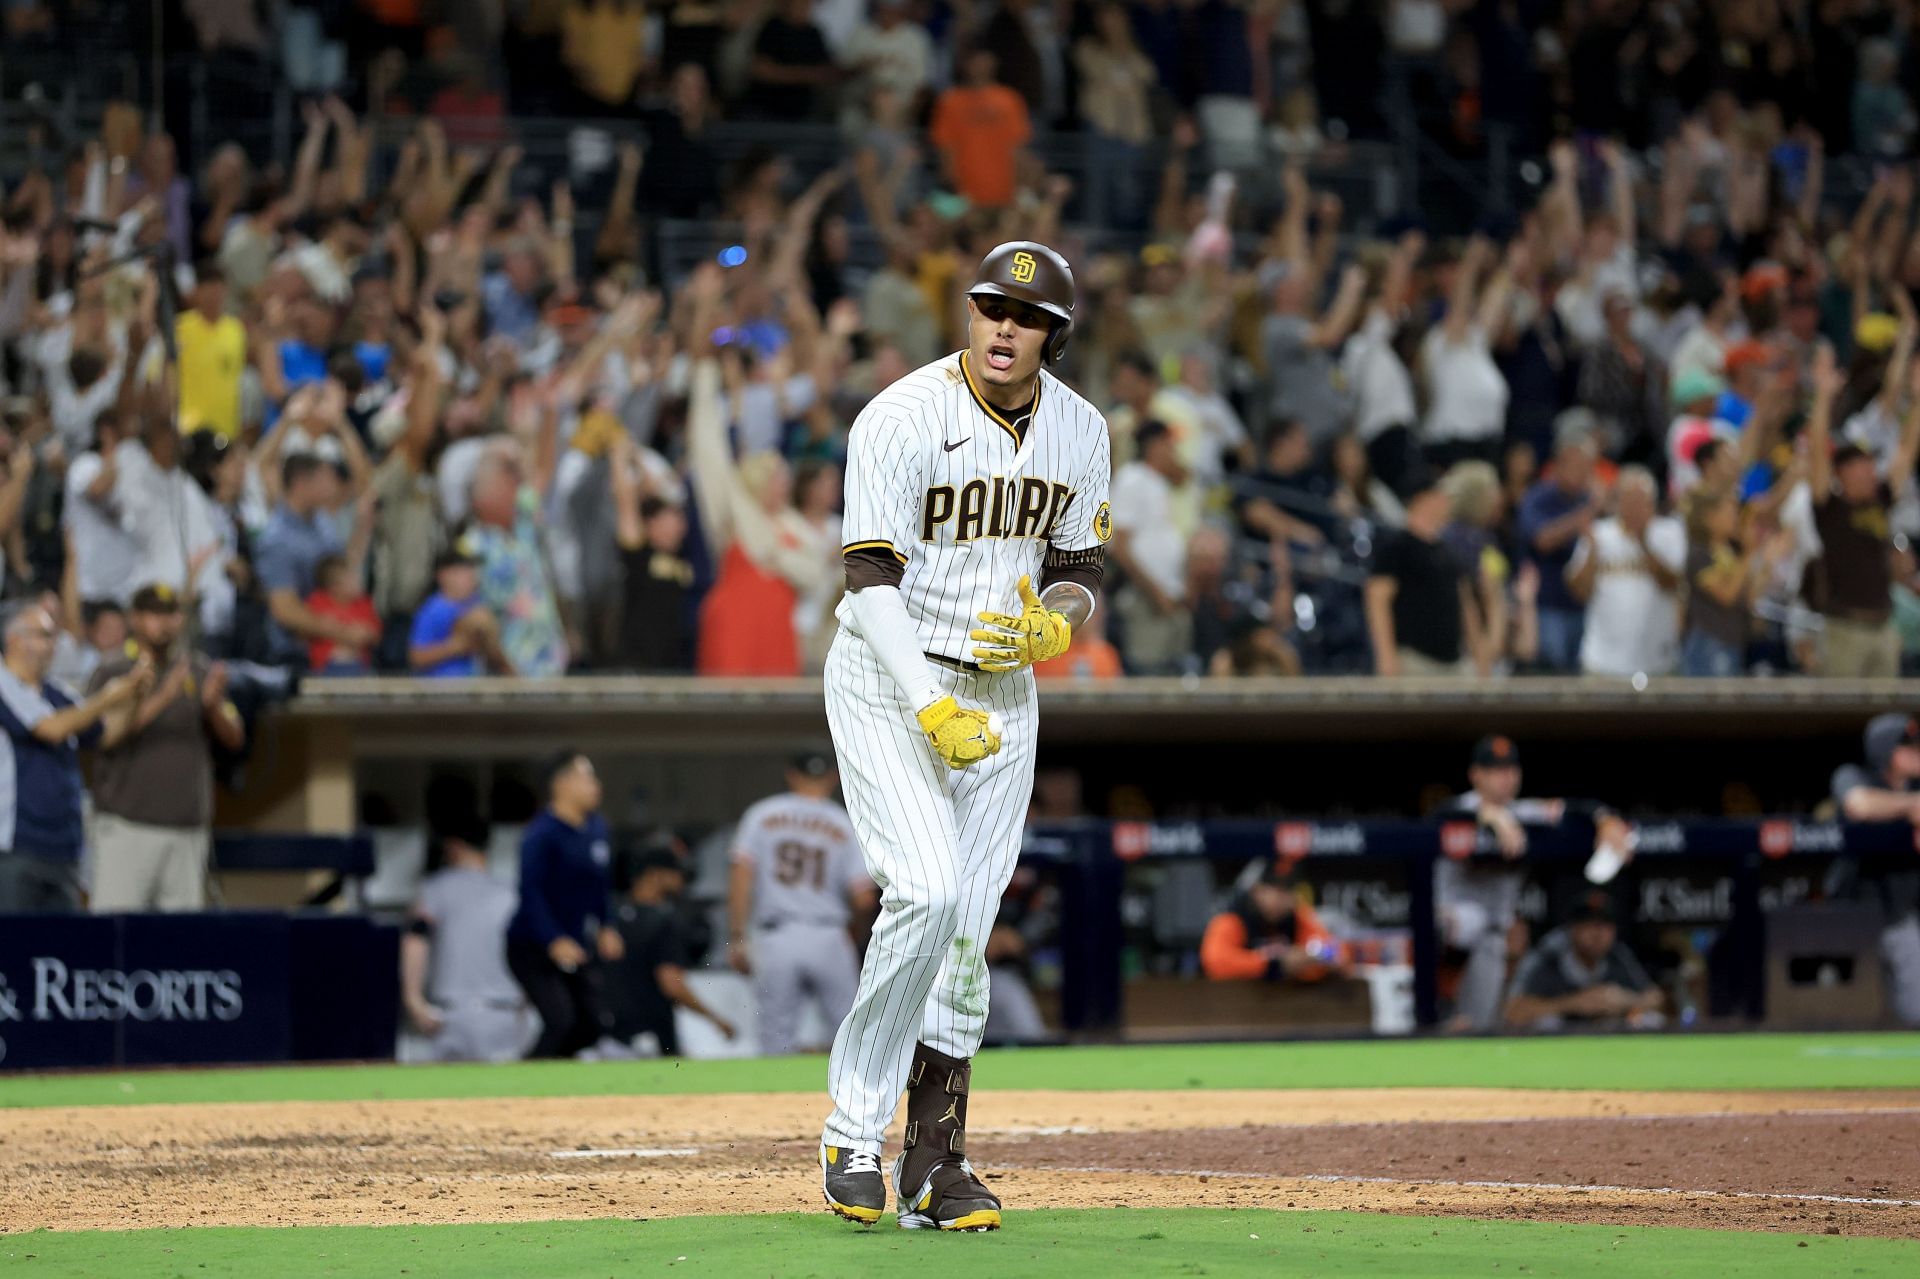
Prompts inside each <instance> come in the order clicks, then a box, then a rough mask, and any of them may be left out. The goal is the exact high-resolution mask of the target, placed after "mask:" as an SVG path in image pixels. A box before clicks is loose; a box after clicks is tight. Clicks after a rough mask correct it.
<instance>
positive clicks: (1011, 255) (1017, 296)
mask: <svg viewBox="0 0 1920 1279" xmlns="http://www.w3.org/2000/svg"><path fill="white" fill-rule="evenodd" d="M981 294H992V295H995V296H998V297H1003V298H1010V299H1011V300H1013V301H1015V302H1024V303H1025V304H1026V305H1028V306H1032V307H1038V308H1039V309H1040V310H1042V311H1045V312H1046V313H1047V314H1048V315H1051V316H1052V317H1053V318H1054V319H1055V320H1057V321H1059V323H1057V324H1055V325H1054V326H1053V332H1052V333H1051V334H1050V335H1048V337H1047V349H1046V358H1047V361H1048V362H1049V363H1052V362H1054V361H1057V360H1058V359H1059V358H1060V357H1061V356H1062V355H1063V354H1065V353H1066V349H1067V336H1068V335H1069V334H1070V333H1072V332H1073V269H1072V268H1071V267H1069V266H1068V265H1067V260H1066V259H1065V258H1063V257H1061V256H1060V255H1059V254H1058V253H1055V252H1054V251H1053V250H1052V249H1049V248H1048V247H1047V246H1046V245H1044V244H1036V243H1034V242H1033V241H1032V240H1011V241H1009V242H1007V243H1006V244H1003V245H1001V246H999V247H998V248H996V249H995V250H994V251H993V252H991V253H989V254H987V256H986V257H984V258H981V259H980V269H979V270H978V271H977V272H975V273H974V277H973V286H972V287H971V288H969V289H968V290H967V296H968V297H977V296H979V295H981Z"/></svg>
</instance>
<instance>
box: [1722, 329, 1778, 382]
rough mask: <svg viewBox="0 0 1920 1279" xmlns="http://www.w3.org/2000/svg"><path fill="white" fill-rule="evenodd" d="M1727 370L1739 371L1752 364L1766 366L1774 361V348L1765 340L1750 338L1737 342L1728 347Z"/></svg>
mask: <svg viewBox="0 0 1920 1279" xmlns="http://www.w3.org/2000/svg"><path fill="white" fill-rule="evenodd" d="M1726 363H1727V372H1728V373H1730V374H1731V373H1738V372H1739V371H1740V370H1741V369H1744V368H1746V367H1747V366H1748V365H1750V364H1757V365H1759V366H1761V367H1763V368H1764V367H1765V366H1767V365H1769V364H1771V363H1773V348H1772V347H1770V346H1768V345H1767V344H1766V343H1765V342H1758V341H1755V340H1754V339H1752V338H1748V339H1747V340H1746V341H1745V342H1736V343H1735V344H1734V345H1733V346H1731V347H1729V348H1728V349H1727V361H1726Z"/></svg>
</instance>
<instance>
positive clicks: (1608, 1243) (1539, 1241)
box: [0, 1208, 1920, 1279]
mask: <svg viewBox="0 0 1920 1279" xmlns="http://www.w3.org/2000/svg"><path fill="white" fill-rule="evenodd" d="M28 1258H31V1259H32V1260H31V1261H29V1260H28ZM1916 1260H1920V1251H1916V1248H1915V1246H1914V1245H1911V1244H1905V1243H1901V1242H1898V1241H1895V1240H1887V1239H1835V1238H1829V1237H1825V1236H1822V1235H1819V1234H1811V1235H1800V1236H1794V1235H1785V1234H1765V1235H1763V1234H1740V1233H1735V1232H1730V1231H1718V1230H1661V1229H1648V1228H1645V1227H1614V1226H1582V1225H1560V1224H1535V1223H1526V1222H1485V1221H1461V1220H1458V1219H1455V1218H1440V1217H1432V1218H1429V1217H1398V1216H1379V1215H1374V1214H1367V1213H1353V1212H1304V1213H1303V1212H1268V1211H1260V1210H1257V1209H1248V1210H1244V1211H1239V1212H1218V1211H1210V1210H1207V1209H1204V1208H1185V1209H1170V1210H1169V1209H1162V1210H1153V1209H1138V1210H1134V1209H1124V1208H1112V1209H1104V1210H1082V1211H1058V1212H1027V1213H1022V1214H1020V1216H1019V1218H1018V1228H1017V1229H1014V1228H1009V1229H1006V1230H1002V1231H1000V1232H998V1233H997V1234H990V1235H928V1234H925V1233H912V1232H906V1231H900V1230H892V1229H875V1230H869V1231H862V1230H858V1229H855V1228H853V1227H850V1226H848V1225H846V1224H845V1223H844V1222H840V1221H836V1220H834V1219H833V1218H831V1217H828V1216H826V1215H825V1214H820V1213H813V1214H807V1215H804V1216H803V1215H799V1214H786V1215H779V1216H771V1215H770V1216H738V1217H674V1218H666V1219H663V1220H658V1221H643V1222H634V1221H565V1222H551V1223H545V1224H541V1225H535V1226H529V1225H517V1226H498V1225H472V1226H432V1227H409V1226H382V1227H359V1226H329V1227H321V1228H310V1229H301V1230H231V1229H204V1230H188V1231H178V1230H165V1231H156V1230H138V1231H118V1232H114V1231H98V1232H89V1233H85V1234H48V1233H35V1234H30V1235H22V1236H15V1237H0V1267H6V1268H12V1267H14V1266H16V1265H17V1266H19V1267H20V1271H21V1273H24V1274H31V1275H35V1276H39V1277H40V1279H50V1277H52V1276H59V1277H60V1279H69V1277H77V1276H89V1277H91V1276H116V1277H117V1276H132V1275H142V1276H154V1277H156V1279H161V1277H166V1279H172V1277H174V1276H194V1277H196V1279H197V1277H200V1276H205V1277H206V1279H229V1277H230V1279H260V1276H263V1275H325V1276H328V1277H329V1279H390V1277H392V1276H401V1275H404V1276H408V1277H409V1279H437V1277H441V1276H444V1277H445V1279H474V1277H475V1276H491V1275H513V1276H532V1277H535V1279H567V1277H570V1276H588V1275H608V1276H614V1275H621V1276H624V1275H654V1274H668V1273H672V1274H676V1275H678V1274H688V1275H724V1276H728V1277H729V1279H745V1277H746V1276H758V1275H775V1276H781V1277H782V1279H788V1277H791V1279H807V1277H808V1276H819V1277H820V1279H847V1277H848V1276H854V1275H857V1276H860V1279H893V1277H894V1276H902V1277H911V1279H925V1276H927V1275H929V1274H940V1273H952V1274H991V1275H993V1276H995V1279H1025V1277H1026V1276H1047V1277H1048V1279H1088V1277H1092V1279H1111V1276H1112V1275H1113V1274H1114V1272H1115V1271H1116V1269H1119V1268H1125V1269H1127V1270H1129V1271H1131V1272H1132V1273H1134V1274H1136V1275H1142V1276H1145V1275H1214V1276H1241V1275H1246V1276H1263V1277H1271V1276H1293V1275H1316V1276H1346V1275H1407V1276H1421V1277H1423V1279H1455V1277H1456V1276H1473V1277H1474V1279H1484V1277H1485V1276H1489V1275H1492V1276H1499V1275H1529V1274H1533V1275H1558V1276H1566V1277H1568V1279H1581V1277H1584V1276H1602V1275H1604V1276H1611V1277H1617V1276H1621V1275H1634V1276H1698V1275H1713V1276H1715V1277H1716V1279H1726V1277H1731V1276H1740V1277H1741V1279H1745V1277H1747V1276H1783V1277H1790V1279H1808V1277H1809V1276H1815V1275H1849V1276H1881V1275H1885V1276H1902V1277H1907V1276H1911V1275H1912V1274H1913V1273H1914V1266H1915V1264H1916Z"/></svg>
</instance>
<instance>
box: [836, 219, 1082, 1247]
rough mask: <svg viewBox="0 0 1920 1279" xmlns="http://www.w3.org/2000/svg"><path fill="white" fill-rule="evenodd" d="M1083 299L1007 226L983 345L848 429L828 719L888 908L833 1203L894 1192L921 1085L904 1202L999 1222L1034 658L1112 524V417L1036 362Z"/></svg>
mask: <svg viewBox="0 0 1920 1279" xmlns="http://www.w3.org/2000/svg"><path fill="white" fill-rule="evenodd" d="M1072 314H1073V276H1072V273H1071V272H1070V271H1069V270H1068V268H1067V264H1066V263H1065V262H1064V261H1063V260H1062V259H1061V258H1060V257H1059V255H1058V254H1056V253H1054V252H1053V251H1052V250H1051V249H1048V248H1046V247H1045V246H1043V245H1039V244H1034V243H1031V242H1025V241H1021V242H1015V243H1012V244H1004V245H1001V246H1000V247H999V248H996V249H995V250H994V251H993V252H992V253H989V254H988V255H987V256H986V258H985V259H984V260H983V261H982V262H981V264H980V269H979V272H978V274H977V275H976V277H975V281H974V283H973V285H972V287H971V288H970V289H969V291H968V300H967V315H968V346H967V349H966V350H965V351H961V352H958V353H956V354H953V355H949V356H947V357H945V358H943V359H940V360H936V361H934V362H933V363H932V364H929V365H926V366H925V367H924V368H921V369H918V370H916V371H915V372H913V373H910V374H908V375H907V376H905V377H903V378H901V379H900V380H899V381H898V382H895V383H894V384H893V385H892V386H890V387H888V388H887V389H886V390H884V391H882V392H881V393H880V394H879V395H877V396H875V397H874V399H873V401H872V402H871V403H869V404H868V405H867V407H866V408H865V409H864V410H863V411H862V412H861V414H860V416H859V418H858V419H857V420H856V421H855V422H854V425H853V432H852V436H851V438H850V440H849V444H848V457H847V479H846V518H845V525H844V526H845V539H846V546H845V558H846V568H847V586H848V593H847V595H846V597H845V599H843V600H842V602H841V605H840V608H839V612H838V615H839V618H840V631H839V634H838V636H837V637H836V638H835V640H834V643H833V648H832V651H831V652H830V653H829V655H828V658H827V666H826V679H825V683H826V703H827V720H828V723H829V724H830V726H831V727H832V729H833V741H834V748H835V750H836V752H837V754H838V756H839V761H840V772H841V775H842V778H843V786H842V790H843V792H844V794H845V796H846V803H847V813H848V815H849V816H850V817H851V818H852V819H853V826H854V830H855V832H856V833H857V834H858V836H859V840H860V849H861V852H862V853H863V854H864V856H865V858H866V864H867V870H868V872H869V873H870V874H871V875H872V876H873V879H874V882H875V883H877V884H878V885H879V886H880V890H881V894H882V896H881V906H882V909H881V913H880V917H879V920H878V922H877V923H876V925H875V927H874V931H873V938H872V941H871V943H870V944H869V946H868V948H867V957H866V962H865V965H864V966H863V968H862V971H861V974H860V985H859V990H858V993H857V994H856V996H855V998H854V1004H853V1011H852V1012H851V1013H850V1014H849V1015H848V1017H847V1019H846V1021H845V1022H844V1023H842V1025H841V1026H840V1030H839V1033H838V1035H837V1036H836V1037H835V1039H834V1044H833V1054H832V1058H831V1060H830V1063H829V1068H828V1069H829V1090H830V1092H831V1094H832V1097H833V1113H832V1115H831V1116H830V1117H829V1118H828V1120H827V1123H826V1128H825V1132H824V1134H823V1137H822V1143H821V1160H822V1165H823V1177H824V1183H825V1191H826V1198H827V1202H828V1205H829V1206H830V1207H831V1208H833V1210H834V1211H836V1212H838V1213H839V1214H840V1215H842V1216H845V1217H849V1218H851V1219H853V1220H856V1221H861V1222H867V1223H871V1222H873V1221H876V1220H878V1218H879V1216H880V1213H881V1211H882V1208H883V1206H884V1203H885V1187H884V1183H883V1182H882V1179H881V1177H880V1174H879V1171H878V1167H879V1165H878V1160H879V1156H880V1155H881V1153H882V1149H883V1146H884V1143H885V1139H886V1134H887V1127H888V1125H889V1124H890V1123H891V1121H892V1119H893V1115H894V1112H895V1110H896V1108H897V1107H898V1106H899V1103H900V1094H901V1091H902V1089H903V1088H906V1089H908V1090H909V1091H908V1097H907V1119H908V1122H907V1127H906V1131H905V1133H904V1145H905V1147H906V1150H905V1153H904V1154H903V1155H902V1156H900V1158H899V1159H897V1160H896V1161H895V1163H894V1166H893V1182H894V1190H895V1194H896V1196H897V1199H898V1207H899V1211H900V1224H901V1225H902V1226H904V1227H908V1228H921V1227H938V1228H941V1229H947V1230H988V1229H994V1228H996V1227H998V1225H999V1224H1000V1211H999V1209H1000V1202H999V1200H998V1199H997V1198H995V1197H994V1195H993V1194H992V1192H991V1191H989V1190H988V1189H987V1187H986V1186H985V1185H984V1184H983V1183H982V1182H981V1181H980V1180H979V1178H978V1177H977V1176H975V1175H974V1172H973V1169H972V1166H971V1165H970V1164H968V1163H967V1161H966V1157H965V1132H964V1130H965V1126H966V1100H967V1090H968V1088H969V1086H970V1078H971V1067H970V1065H969V1061H970V1059H971V1058H972V1056H973V1054H974V1052H975V1050H976V1049H977V1048H978V1047H979V1045H980V1039H981V1035H982V1033H983V1031H984V1030H985V1027H986V1020H987V1003H988V996H989V979H988V975H987V963H986V951H985V944H986V940H987V935H988V933H989V931H990V930H991V929H992V927H993V921H994V916H995V914H996V912H997V911H998V909H999V906H1000V896H1001V893H1002V892H1003V890H1004V889H1005V888H1006V885H1007V881H1008V879H1009V877H1010V876H1011V875H1012V873H1013V868H1014V861H1015V858H1016V857H1017V856H1018V854H1019V851H1020V834H1021V827H1022V824H1023V822H1024V820H1025V816H1026V811H1027V804H1028V800H1029V799H1030V797H1031V795H1032V791H1033V766H1034V747H1035V732H1036V728H1037V725H1038V703H1037V699H1036V696H1035V691H1034V680H1033V672H1032V671H1031V670H1029V669H1027V667H1029V666H1031V665H1032V664H1033V663H1034V662H1036V661H1045V660H1048V659H1050V658H1052V657H1056V656H1058V655H1059V654H1060V653H1063V652H1065V651H1066V648H1067V646H1068V644H1069V642H1070V640H1071V633H1072V630H1073V628H1074V627H1077V626H1079V625H1081V624H1082V623H1083V622H1084V621H1085V620H1086V618H1087V617H1089V616H1091V614H1092V610H1093V604H1094V592H1095V591H1096V590H1097V589H1098V585H1099V579H1100V570H1101V567H1102V563H1103V560H1104V555H1105V543H1106V541H1107V539H1108V537H1109V536H1110V535H1111V534H1112V523H1113V520H1112V512H1111V510H1110V509H1109V507H1108V504H1107V488H1108V481H1109V479H1110V478H1111V472H1112V465H1111V462H1110V453H1109V447H1108V439H1107V424H1106V421H1105V419H1104V418H1102V417H1101V415H1100V413H1099V412H1098V411H1097V410H1096V409H1095V408H1094V407H1093V406H1092V405H1091V404H1089V403H1087V401H1086V400H1084V399H1082V398H1081V397H1080V396H1078V395H1076V394H1075V393H1074V392H1073V391H1071V390H1069V389H1068V388H1067V387H1066V386H1065V385H1064V384H1063V383H1061V382H1060V381H1059V380H1058V379H1056V378H1055V377H1054V376H1053V375H1052V374H1051V373H1048V372H1047V371H1046V370H1045V368H1044V367H1043V366H1044V364H1045V363H1048V362H1051V361H1052V360H1053V359H1056V358H1058V355H1059V352H1060V350H1061V349H1062V348H1063V346H1064V344H1065V342H1066V338H1067V334H1068V332H1069V330H1070V328H1071V324H1072Z"/></svg>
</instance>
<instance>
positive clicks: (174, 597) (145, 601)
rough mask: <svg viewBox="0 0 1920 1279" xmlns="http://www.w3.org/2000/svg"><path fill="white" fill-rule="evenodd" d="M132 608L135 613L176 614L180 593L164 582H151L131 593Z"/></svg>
mask: <svg viewBox="0 0 1920 1279" xmlns="http://www.w3.org/2000/svg"><path fill="white" fill-rule="evenodd" d="M132 607H133V611H134V612H136V613H178V612H179V611H180V592H178V591H176V590H174V589H173V588H172V587H171V586H169V585H167V584H166V583H165V582H153V583H150V584H148V585H146V586H143V587H141V588H140V589H139V590H137V591H135V592H134V593H133V606H132Z"/></svg>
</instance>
